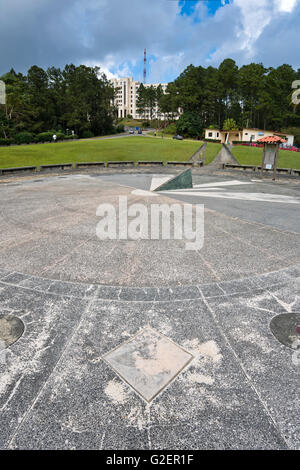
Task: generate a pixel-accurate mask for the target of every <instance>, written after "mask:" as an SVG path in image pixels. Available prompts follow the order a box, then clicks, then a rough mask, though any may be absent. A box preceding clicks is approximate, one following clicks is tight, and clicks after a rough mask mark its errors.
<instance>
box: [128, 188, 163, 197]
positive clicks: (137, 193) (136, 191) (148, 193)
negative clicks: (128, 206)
mask: <svg viewBox="0 0 300 470" xmlns="http://www.w3.org/2000/svg"><path fill="white" fill-rule="evenodd" d="M131 194H134V195H135V196H148V197H149V196H151V197H153V196H158V193H152V192H151V191H145V190H144V189H134V190H133V191H131Z"/></svg>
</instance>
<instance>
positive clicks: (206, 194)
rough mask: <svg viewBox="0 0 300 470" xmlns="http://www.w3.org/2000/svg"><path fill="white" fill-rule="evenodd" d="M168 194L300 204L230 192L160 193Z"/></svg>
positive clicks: (289, 199) (288, 199) (294, 200)
mask: <svg viewBox="0 0 300 470" xmlns="http://www.w3.org/2000/svg"><path fill="white" fill-rule="evenodd" d="M160 192H162V193H164V192H166V193H168V194H177V195H178V194H180V195H182V196H202V197H214V198H223V199H238V200H240V201H261V202H279V203H284V204H300V199H297V198H294V197H292V196H284V195H279V194H265V193H238V192H234V193H230V192H213V191H189V190H186V191H178V190H177V191H160Z"/></svg>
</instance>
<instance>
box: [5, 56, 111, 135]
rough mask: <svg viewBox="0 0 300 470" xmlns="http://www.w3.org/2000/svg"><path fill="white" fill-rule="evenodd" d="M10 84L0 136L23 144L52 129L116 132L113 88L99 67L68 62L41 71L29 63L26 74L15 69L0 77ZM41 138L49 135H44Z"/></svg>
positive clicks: (100, 133) (70, 133) (67, 132)
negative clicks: (58, 66) (32, 136)
mask: <svg viewBox="0 0 300 470" xmlns="http://www.w3.org/2000/svg"><path fill="white" fill-rule="evenodd" d="M0 79H1V80H2V81H4V83H5V85H6V105H5V106H3V105H2V106H0V138H2V139H15V138H16V136H17V142H18V138H19V140H20V143H22V142H23V141H24V142H26V140H27V139H29V140H30V135H27V136H26V134H32V135H34V136H37V137H38V140H39V141H43V140H47V136H46V134H47V132H48V133H49V131H50V134H51V132H52V131H55V132H58V135H60V133H63V134H69V136H70V137H72V131H73V132H74V133H75V135H79V136H81V137H85V136H86V137H88V136H90V135H102V134H106V133H109V132H111V131H112V130H113V122H114V108H113V107H112V105H111V99H112V98H113V96H114V90H113V88H112V87H111V86H110V83H109V81H108V80H107V78H106V76H105V75H104V74H101V73H100V69H99V68H98V67H86V66H85V65H80V66H79V67H76V66H75V65H72V64H71V65H66V66H65V68H64V69H63V70H61V69H59V68H55V67H51V68H48V70H46V71H45V70H43V69H42V68H40V67H37V66H33V67H31V68H30V69H29V70H28V72H27V74H26V75H23V74H22V73H16V72H15V71H14V70H11V71H10V72H8V73H7V74H5V75H3V76H2V77H0ZM43 137H44V138H45V139H43Z"/></svg>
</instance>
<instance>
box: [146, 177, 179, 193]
mask: <svg viewBox="0 0 300 470" xmlns="http://www.w3.org/2000/svg"><path fill="white" fill-rule="evenodd" d="M173 177H174V175H168V176H153V177H152V180H151V186H150V191H154V189H156V188H158V186H160V185H161V184H163V183H166V182H167V181H169V180H170V179H171V178H173Z"/></svg>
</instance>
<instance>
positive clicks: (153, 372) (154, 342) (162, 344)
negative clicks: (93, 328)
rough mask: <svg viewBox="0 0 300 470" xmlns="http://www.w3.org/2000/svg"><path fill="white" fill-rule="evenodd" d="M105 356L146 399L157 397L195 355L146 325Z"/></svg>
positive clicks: (148, 400) (116, 370)
mask: <svg viewBox="0 0 300 470" xmlns="http://www.w3.org/2000/svg"><path fill="white" fill-rule="evenodd" d="M103 359H104V360H105V361H106V362H107V363H108V364H109V365H110V366H111V367H112V368H113V369H114V371H115V372H116V373H117V374H118V375H120V377H121V378H122V379H124V380H125V381H126V382H127V383H128V384H129V385H130V386H131V387H132V388H134V390H135V391H136V392H137V393H139V395H141V397H142V398H144V400H146V401H147V402H150V401H151V400H153V398H155V397H156V396H157V395H158V394H159V393H160V392H161V391H162V390H163V389H164V388H165V387H166V386H167V385H168V384H169V383H170V382H172V380H174V379H175V377H176V376H177V375H178V374H179V373H180V372H181V371H182V370H183V369H184V368H185V367H186V366H187V365H188V364H189V362H190V361H191V360H192V359H193V356H192V354H190V353H189V352H187V351H185V350H184V349H182V348H181V347H180V346H178V345H177V344H175V343H173V341H171V340H169V339H168V338H167V337H166V336H164V335H161V334H160V333H158V332H157V331H155V330H153V329H152V328H150V327H146V328H145V329H144V330H142V331H140V332H139V333H138V334H137V335H135V336H134V337H133V338H131V339H130V340H129V341H127V342H125V343H123V344H122V345H121V346H118V347H117V348H116V349H114V350H113V351H110V352H109V353H107V354H105V355H104V356H103Z"/></svg>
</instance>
